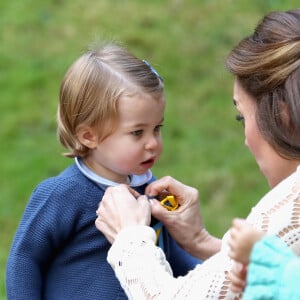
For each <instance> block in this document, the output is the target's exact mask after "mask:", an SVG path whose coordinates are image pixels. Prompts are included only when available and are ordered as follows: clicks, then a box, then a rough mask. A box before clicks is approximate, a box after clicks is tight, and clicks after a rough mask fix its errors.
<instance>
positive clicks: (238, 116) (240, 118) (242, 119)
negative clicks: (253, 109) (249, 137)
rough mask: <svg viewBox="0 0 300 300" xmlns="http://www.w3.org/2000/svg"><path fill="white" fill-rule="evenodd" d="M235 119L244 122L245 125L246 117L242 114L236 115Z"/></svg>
mask: <svg viewBox="0 0 300 300" xmlns="http://www.w3.org/2000/svg"><path fill="white" fill-rule="evenodd" d="M235 119H236V120H237V121H238V122H242V124H243V126H244V125H245V118H244V117H243V116H242V115H241V114H238V115H236V117H235Z"/></svg>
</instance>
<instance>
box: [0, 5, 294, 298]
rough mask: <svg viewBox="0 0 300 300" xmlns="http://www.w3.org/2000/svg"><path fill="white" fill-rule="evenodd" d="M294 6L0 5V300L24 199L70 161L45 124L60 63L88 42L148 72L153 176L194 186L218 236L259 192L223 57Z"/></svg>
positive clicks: (50, 117) (50, 123)
mask: <svg viewBox="0 0 300 300" xmlns="http://www.w3.org/2000/svg"><path fill="white" fill-rule="evenodd" d="M282 2H284V4H283V3H282ZM297 2H298V1H292V0H286V1H279V0H277V1H275V0H273V1H271V0H269V1H267V0H265V1H261V0H252V1H248V0H245V1H243V0H240V1H232V0H223V1H216V0H202V1H199V0H187V1H182V0H173V1H171V0H169V1H161V0H151V1H148V0H144V1H142V0H140V1H139V0H132V1H129V0H128V1H125V0H102V1H83V0H82V1H80V0H64V1H61V0H52V1H50V0H45V1H33V0H22V1H9V0H3V1H1V3H0V28H1V31H0V35H1V36H0V37H1V46H0V93H1V101H0V112H1V126H0V141H1V147H0V154H1V168H0V179H1V180H0V190H1V197H0V228H1V246H0V269H1V273H0V299H5V286H4V277H5V264H6V258H7V254H8V251H9V247H10V244H11V241H12V238H13V235H14V232H15V230H16V227H17V225H18V222H19V220H20V218H21V216H22V212H23V209H24V207H25V205H26V202H27V200H28V198H29V196H30V193H31V192H32V190H33V188H34V187H35V185H36V184H38V183H39V182H40V181H41V180H43V179H44V178H46V177H49V176H52V175H55V174H57V173H58V172H60V171H61V170H62V169H64V168H65V167H66V166H67V165H68V164H70V163H71V160H69V159H67V158H63V157H62V156H61V155H60V153H61V152H62V151H63V149H62V147H61V146H60V145H59V144H58V142H57V139H56V121H55V114H56V106H57V100H58V90H59V85H60V81H61V79H62V77H63V75H64V73H65V71H66V69H67V68H68V67H69V65H70V63H71V62H72V61H73V60H74V59H75V58H77V57H78V56H79V55H80V54H81V53H82V52H83V51H84V50H85V49H86V48H87V46H88V45H89V44H90V43H91V42H92V41H94V40H96V39H99V40H102V39H114V40H117V41H120V42H122V43H124V45H126V46H127V47H128V48H129V49H130V50H132V51H133V52H134V53H135V54H136V55H138V56H139V57H141V58H146V59H147V60H148V61H149V62H151V63H152V64H153V66H154V67H155V68H156V69H157V70H158V71H159V73H160V74H161V75H162V76H163V77H164V79H165V83H166V96H167V111H166V116H165V119H166V122H165V127H164V129H163V134H164V154H163V156H162V157H161V160H160V162H159V163H158V164H157V165H156V166H155V167H154V168H153V171H154V172H155V174H156V175H157V176H158V177H160V176H163V175H172V176H174V177H176V178H178V179H179V180H182V181H183V182H185V183H187V184H189V185H192V186H195V187H197V188H198V189H199V190H200V195H201V207H202V210H203V211H202V213H203V217H204V219H205V223H206V224H207V228H208V229H209V230H210V231H211V232H212V233H214V234H216V235H218V236H221V235H222V234H223V233H224V232H225V230H226V229H227V228H228V227H229V226H230V223H231V220H232V218H233V217H235V216H241V217H244V216H245V215H246V214H247V212H249V209H250V208H251V206H252V205H254V203H256V201H257V200H258V199H259V198H260V197H261V196H262V195H263V194H264V193H265V192H266V191H267V190H268V186H267V183H266V180H265V179H264V178H263V176H262V175H260V173H259V170H258V168H257V166H256V164H255V161H254V159H253V158H252V157H251V155H250V154H249V152H248V150H247V149H246V148H245V146H244V137H243V130H242V128H241V127H240V126H239V125H238V124H237V123H236V122H235V119H234V116H235V114H236V113H235V111H234V108H233V107H232V104H231V103H232V81H233V80H232V77H231V76H230V75H229V74H228V73H227V72H226V70H225V68H224V59H225V57H226V55H227V54H228V52H229V50H230V49H231V47H232V46H234V45H235V44H236V43H237V41H238V40H239V39H240V38H242V37H244V36H245V35H246V34H249V33H250V32H251V31H252V30H253V28H254V26H255V24H256V23H257V22H258V20H259V19H260V18H261V16H262V15H263V14H265V13H266V12H268V11H271V10H279V9H280V10H283V9H289V8H295V7H297Z"/></svg>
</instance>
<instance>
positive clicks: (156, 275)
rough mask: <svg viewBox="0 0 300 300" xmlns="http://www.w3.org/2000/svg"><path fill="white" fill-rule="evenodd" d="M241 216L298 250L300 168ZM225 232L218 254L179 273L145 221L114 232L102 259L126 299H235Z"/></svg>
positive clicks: (299, 245) (293, 249)
mask: <svg viewBox="0 0 300 300" xmlns="http://www.w3.org/2000/svg"><path fill="white" fill-rule="evenodd" d="M247 220H248V222H249V223H250V224H252V225H253V226H254V227H255V228H257V229H260V230H263V231H265V232H266V233H269V234H273V235H277V236H278V237H280V238H281V240H282V241H283V242H284V243H285V244H286V245H287V246H289V247H290V248H291V250H292V251H293V252H294V253H296V254H297V255H300V238H299V237H300V167H299V168H298V169H297V171H296V172H295V173H294V174H292V175H291V176H290V177H288V178H286V179H285V180H283V181H282V182H281V183H280V184H278V185H277V186H276V187H275V188H274V189H273V190H271V191H270V192H269V193H267V194H266V195H265V196H264V197H263V198H262V199H261V200H260V201H259V202H258V204H257V205H256V206H255V207H254V208H253V209H252V211H251V213H250V215H249V216H248V217H247ZM227 236H228V234H225V235H224V237H223V240H222V249H221V251H220V252H219V253H218V254H216V255H214V256H212V257H211V258H209V259H208V260H206V261H205V262H204V263H202V264H199V265H198V266H197V267H196V268H195V269H194V270H192V271H190V272H189V273H188V274H187V275H186V276H183V277H177V278H174V277H173V275H172V271H171V269H170V266H169V264H168V262H167V261H166V258H165V255H164V253H163V252H162V250H160V248H158V247H156V246H155V244H154V241H155V233H154V231H153V229H151V228H150V227H146V226H133V227H131V228H126V229H124V230H123V231H122V232H120V233H119V234H118V237H117V239H116V241H115V242H114V244H113V246H112V247H111V250H110V251H109V254H108V262H109V263H110V264H111V266H112V267H113V269H114V271H115V273H116V276H117V277H118V279H119V281H120V283H121V285H122V287H123V288H124V290H125V292H126V293H127V295H128V297H129V299H137V300H141V299H163V300H165V299H168V300H169V299H170V300H171V299H181V300H184V299H222V300H225V299H226V300H228V299H231V300H236V299H241V295H237V294H233V293H232V292H231V291H230V290H229V287H230V281H229V279H228V272H229V271H230V270H231V267H232V260H231V259H230V258H229V256H228V255H227V249H228V246H227ZM178 259H180V257H178ZM137 266H139V267H137Z"/></svg>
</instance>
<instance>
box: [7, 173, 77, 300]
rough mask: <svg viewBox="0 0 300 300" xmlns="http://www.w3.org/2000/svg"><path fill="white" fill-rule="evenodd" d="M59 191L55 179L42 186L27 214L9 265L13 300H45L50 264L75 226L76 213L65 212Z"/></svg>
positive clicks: (8, 262) (66, 210)
mask: <svg viewBox="0 0 300 300" xmlns="http://www.w3.org/2000/svg"><path fill="white" fill-rule="evenodd" d="M56 189H57V185H56V184H55V183H54V181H53V180H52V179H51V180H47V181H45V182H43V183H41V184H40V185H39V186H38V187H37V188H36V189H35V190H34V191H33V193H32V195H31V198H30V200H29V203H28V205H27V207H26V209H25V211H24V214H23V217H22V220H21V222H20V224H19V227H18V229H17V231H16V234H15V237H14V241H13V243H12V247H11V249H10V253H9V256H8V260H7V265H6V292H7V298H8V299H9V300H10V299H14V300H15V299H31V300H37V299H41V298H42V289H43V280H44V279H45V278H44V277H45V273H46V270H47V267H48V266H49V261H50V259H51V257H52V255H53V253H54V252H55V251H56V249H58V247H59V246H60V245H61V244H62V242H63V241H64V240H66V238H67V236H68V235H69V232H70V231H71V230H72V227H73V226H74V224H73V223H72V221H70V220H73V219H74V214H75V213H74V209H70V208H67V209H63V207H62V206H63V203H64V202H63V200H64V199H63V196H59V195H58V194H59V193H58V192H57V191H56ZM52 200H55V201H52ZM74 208H76V205H74ZM66 213H68V217H66V215H65V214H66Z"/></svg>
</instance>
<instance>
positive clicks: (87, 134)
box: [77, 125, 98, 149]
mask: <svg viewBox="0 0 300 300" xmlns="http://www.w3.org/2000/svg"><path fill="white" fill-rule="evenodd" d="M77 138H78V140H79V142H80V143H81V144H82V145H84V146H86V147H87V148H89V149H95V148H96V146H97V142H98V136H97V135H96V133H95V130H94V129H93V128H91V127H89V126H85V125H82V126H79V128H78V129H77Z"/></svg>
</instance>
